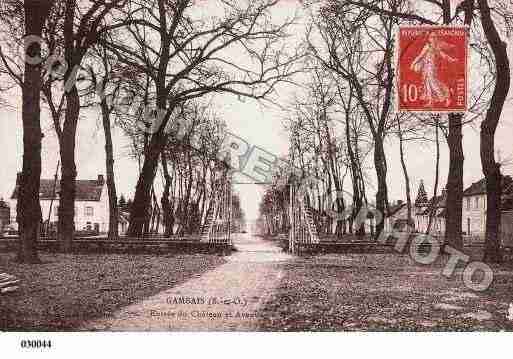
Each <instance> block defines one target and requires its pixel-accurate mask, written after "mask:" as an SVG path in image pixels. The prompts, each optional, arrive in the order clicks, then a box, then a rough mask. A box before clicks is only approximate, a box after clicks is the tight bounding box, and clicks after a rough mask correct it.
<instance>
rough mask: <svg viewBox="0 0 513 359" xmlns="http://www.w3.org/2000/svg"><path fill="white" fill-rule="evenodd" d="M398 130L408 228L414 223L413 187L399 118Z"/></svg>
mask: <svg viewBox="0 0 513 359" xmlns="http://www.w3.org/2000/svg"><path fill="white" fill-rule="evenodd" d="M397 130H398V131H399V132H398V136H399V154H400V158H401V167H402V169H403V175H404V182H405V185H406V210H407V220H408V226H410V225H411V224H412V223H413V216H412V214H411V185H410V176H409V175H408V168H407V167H406V160H405V156H404V138H403V133H402V130H401V121H400V119H399V116H397Z"/></svg>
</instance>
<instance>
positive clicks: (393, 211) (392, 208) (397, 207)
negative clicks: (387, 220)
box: [387, 202, 406, 217]
mask: <svg viewBox="0 0 513 359" xmlns="http://www.w3.org/2000/svg"><path fill="white" fill-rule="evenodd" d="M405 206H406V203H404V202H399V203H397V204H393V205H390V206H389V207H388V216H387V217H392V216H393V215H395V214H396V213H397V212H399V211H400V210H401V209H402V208H404V207H405Z"/></svg>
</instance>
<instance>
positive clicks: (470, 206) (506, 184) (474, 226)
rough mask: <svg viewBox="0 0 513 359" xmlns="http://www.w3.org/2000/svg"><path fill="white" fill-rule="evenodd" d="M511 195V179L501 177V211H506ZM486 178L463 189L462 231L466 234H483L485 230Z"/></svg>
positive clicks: (512, 190) (512, 182)
mask: <svg viewBox="0 0 513 359" xmlns="http://www.w3.org/2000/svg"><path fill="white" fill-rule="evenodd" d="M512 197H513V179H512V178H511V177H510V176H503V177H502V201H501V208H502V211H507V210H508V207H509V206H510V205H511V202H512V200H511V198H512ZM486 201H487V199H486V180H485V179H484V178H483V179H481V180H480V181H477V182H475V183H472V185H470V187H468V188H467V189H466V190H465V191H463V227H462V228H463V232H464V233H465V234H467V235H475V236H484V234H485V232H486V210H487V202H486Z"/></svg>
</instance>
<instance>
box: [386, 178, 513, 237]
mask: <svg viewBox="0 0 513 359" xmlns="http://www.w3.org/2000/svg"><path fill="white" fill-rule="evenodd" d="M502 194H503V195H502V204H501V207H502V221H501V225H502V229H501V230H502V231H503V232H504V231H507V233H511V230H508V228H513V227H512V225H511V218H513V215H511V213H513V179H512V178H511V177H510V176H504V177H503V181H502ZM446 201H447V193H446V191H445V190H443V191H442V194H441V195H440V196H436V197H434V198H431V199H430V200H428V196H427V193H426V190H425V188H424V182H423V181H421V183H420V186H419V189H418V192H417V198H416V200H415V202H414V204H413V206H412V217H413V221H414V228H415V231H417V232H419V233H425V232H426V231H427V228H428V226H429V220H430V215H431V214H432V219H431V230H430V232H431V233H432V234H436V235H443V234H444V233H445V216H446V213H447V209H446ZM486 209H487V203H486V181H485V179H481V180H480V181H478V182H475V183H473V184H472V185H470V186H469V187H468V188H467V189H465V190H464V191H463V211H462V224H461V225H462V231H463V234H464V235H467V236H474V237H481V238H482V237H484V235H485V232H486ZM406 217H407V209H406V205H405V204H404V203H403V202H402V201H400V202H399V203H398V204H397V205H395V206H391V210H390V213H389V215H388V216H387V218H386V219H385V230H386V231H388V232H391V231H392V229H393V226H394V224H395V225H396V227H397V225H401V226H402V225H403V224H404V222H406Z"/></svg>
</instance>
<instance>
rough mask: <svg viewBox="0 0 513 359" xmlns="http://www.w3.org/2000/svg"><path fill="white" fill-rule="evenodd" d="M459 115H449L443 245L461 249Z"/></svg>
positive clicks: (460, 118)
mask: <svg viewBox="0 0 513 359" xmlns="http://www.w3.org/2000/svg"><path fill="white" fill-rule="evenodd" d="M462 119H463V115H461V114H450V115H449V136H448V138H447V143H448V145H449V174H448V176H447V207H446V213H447V215H446V230H445V244H447V245H450V246H451V247H453V248H456V249H462V247H463V239H462V231H461V228H462V208H463V162H464V160H465V157H464V156H463V144H462V138H463V134H462V126H463V123H462Z"/></svg>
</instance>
